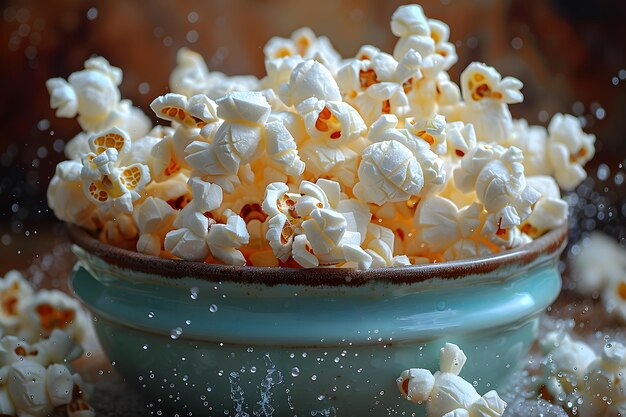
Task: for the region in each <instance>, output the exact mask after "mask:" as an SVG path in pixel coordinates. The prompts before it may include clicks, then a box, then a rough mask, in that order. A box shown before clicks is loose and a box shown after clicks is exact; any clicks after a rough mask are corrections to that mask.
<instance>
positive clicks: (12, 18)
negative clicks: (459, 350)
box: [0, 0, 626, 274]
mask: <svg viewBox="0 0 626 417" xmlns="http://www.w3.org/2000/svg"><path fill="white" fill-rule="evenodd" d="M399 4H402V2H397V1H378V0H343V1H331V0H315V1H308V0H307V1H287V0H281V1H278V0H276V1H270V0H265V1H257V0H240V1H227V0H221V1H207V0H186V1H171V2H165V1H151V0H140V1H132V2H131V1H122V0H108V1H99V2H98V1H85V0H55V1H33V0H31V1H15V0H13V1H8V2H7V1H5V2H3V3H0V8H1V10H0V13H1V15H0V21H1V22H2V23H1V25H0V62H2V65H0V80H1V81H0V83H1V85H0V91H2V100H0V115H1V116H0V117H2V120H1V122H2V123H0V252H1V253H2V254H3V255H2V256H1V257H0V274H3V273H4V272H6V271H7V270H8V269H10V268H12V267H21V268H24V267H26V266H27V265H28V264H29V263H30V262H31V260H32V259H33V257H37V256H38V255H39V253H43V252H44V251H46V250H48V249H50V248H51V247H52V246H53V245H55V244H56V242H57V240H55V239H54V236H55V235H56V233H57V230H56V229H55V228H53V226H52V225H53V224H54V220H53V216H52V215H51V213H50V212H49V210H48V209H47V205H46V203H45V189H46V186H47V183H48V181H49V178H50V176H51V175H52V174H53V172H54V166H55V165H56V163H57V162H58V161H60V160H61V159H62V153H61V147H60V146H61V145H62V144H63V141H66V140H67V139H69V138H71V137H72V136H73V135H74V134H76V133H77V132H78V131H79V127H78V125H77V123H76V122H75V121H74V120H67V119H57V118H55V116H54V114H53V112H52V111H51V110H49V107H48V100H49V97H48V94H47V92H46V89H45V81H46V79H48V78H50V77H56V76H62V77H64V78H65V77H67V76H68V75H69V74H70V73H71V72H72V71H77V70H80V69H82V65H83V62H84V60H85V59H86V58H88V57H89V56H91V55H93V54H99V55H103V56H105V57H106V58H107V59H109V61H110V62H111V63H112V64H113V65H115V66H118V67H121V68H122V69H123V70H124V80H123V83H122V86H121V90H122V94H123V96H125V97H127V98H130V99H132V100H133V101H134V102H135V104H136V105H138V106H140V107H141V108H142V109H144V111H146V112H147V113H148V114H149V115H151V114H150V113H149V108H148V103H150V101H151V100H152V99H153V98H154V97H156V96H157V95H160V94H163V93H164V92H165V91H167V82H168V77H169V74H170V71H171V70H172V68H173V67H174V65H175V54H176V51H177V49H178V48H179V47H182V46H189V47H191V48H192V49H195V50H196V51H198V52H200V53H201V54H203V56H204V57H205V58H206V61H207V63H208V65H209V68H210V69H211V70H219V71H223V72H226V73H228V74H247V73H252V74H255V75H257V76H262V75H263V71H264V68H263V55H262V47H263V45H264V44H265V42H266V41H267V40H268V39H269V38H270V37H271V36H273V35H280V36H284V37H287V36H289V34H290V33H291V32H292V31H293V30H294V29H297V28H299V27H301V26H309V27H311V28H312V29H313V30H314V31H315V32H316V34H318V35H327V36H329V37H330V39H331V41H332V43H333V45H335V47H336V48H337V49H338V50H339V52H340V53H341V54H342V55H343V56H351V55H354V54H355V53H356V51H357V50H358V48H359V46H360V45H362V44H366V43H369V44H373V45H375V46H378V47H380V48H381V49H383V50H387V51H391V50H392V49H393V45H394V43H395V38H394V36H393V35H392V34H391V32H390V29H389V18H390V16H391V14H392V13H393V11H394V10H395V9H396V7H397V6H398V5H399ZM421 4H422V6H423V7H424V10H425V12H426V15H427V16H428V17H431V18H437V19H440V20H443V21H445V22H447V23H448V24H449V25H450V26H451V28H452V34H451V40H452V41H453V42H455V43H456V45H457V51H458V54H459V63H458V64H457V65H455V67H453V69H452V71H451V76H452V79H453V80H455V81H457V82H458V79H459V75H460V72H461V71H462V70H463V68H465V66H466V65H467V64H468V63H470V62H471V61H474V60H480V61H484V62H486V63H488V64H489V65H492V66H495V67H496V68H497V69H498V70H499V71H500V72H501V73H502V74H503V75H512V76H515V77H517V78H519V79H520V80H522V81H523V82H524V84H525V87H524V89H523V92H524V95H525V97H526V99H525V102H524V104H521V105H515V106H512V107H511V110H512V112H513V115H514V117H525V118H527V119H528V120H529V122H530V123H534V124H536V123H544V124H545V123H547V121H549V118H550V117H551V116H552V114H554V113H556V112H569V113H574V114H577V115H580V116H582V117H584V118H585V119H586V121H587V127H586V128H585V129H586V130H587V131H588V132H592V133H595V134H596V135H597V137H598V143H597V150H598V152H597V156H596V158H595V159H594V161H592V162H591V163H590V164H589V172H590V174H591V176H592V177H597V175H596V173H597V170H598V167H599V166H600V165H601V164H606V168H608V172H609V175H608V176H607V177H606V179H604V180H598V179H596V180H590V181H588V182H586V183H585V184H584V186H583V190H582V192H581V195H582V196H583V197H584V198H583V201H582V202H581V201H577V202H576V201H574V202H573V203H572V206H573V209H574V211H573V219H574V220H573V221H572V225H574V226H576V225H583V229H585V230H588V229H591V228H596V227H597V228H602V229H605V230H607V231H609V233H612V234H614V235H616V236H619V237H624V234H625V232H624V227H623V225H624V216H625V215H626V206H625V205H624V203H625V202H626V201H625V197H624V195H625V192H624V190H625V189H626V185H621V186H620V185H615V181H614V179H615V175H618V176H619V175H623V174H620V172H623V169H622V167H621V166H620V164H622V163H624V158H625V156H626V152H625V149H626V145H624V140H625V139H624V132H625V131H626V117H624V116H626V113H625V112H624V109H625V108H626V50H625V46H626V41H625V38H626V31H625V30H624V27H625V26H626V25H624V19H625V18H626V6H625V2H623V1H619V0H610V1H603V2H589V1H582V0H579V1H568V0H558V1H556V0H555V1H532V0H531V1H528V0H510V1H500V2H498V1H489V0H474V1H468V0H437V1H423V2H421ZM620 71H621V72H620ZM601 169H602V170H604V169H605V167H604V166H603V167H602V168H601ZM603 172H606V170H605V171H603ZM600 177H601V178H604V176H603V175H601V176H600ZM622 178H623V177H622ZM618 182H619V178H618ZM625 182H626V181H625ZM604 187H607V188H606V191H605V188H604ZM590 204H592V205H595V206H596V210H595V212H593V211H594V210H592V209H591V208H589V207H587V206H589V205H590ZM599 204H601V205H602V206H599ZM586 207H587V212H586V213H585V212H584V209H585V208H586ZM592 212H593V213H592ZM601 212H604V214H603V215H600V214H599V213H601ZM585 222H586V223H585ZM576 233H577V232H576V231H574V233H573V235H572V236H573V237H575V236H576ZM5 254H6V255H5Z"/></svg>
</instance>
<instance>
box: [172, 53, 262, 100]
mask: <svg viewBox="0 0 626 417" xmlns="http://www.w3.org/2000/svg"><path fill="white" fill-rule="evenodd" d="M176 63H177V66H176V68H175V69H174V71H173V72H172V74H171V76H170V80H169V85H170V91H171V92H172V93H176V94H182V95H184V96H187V97H191V96H195V95H197V94H205V95H206V96H207V97H208V98H210V99H212V100H216V99H218V98H220V97H222V96H224V95H225V94H227V93H230V92H233V91H251V90H255V89H257V88H258V83H259V80H257V78H256V77H254V76H234V77H228V76H226V75H224V74H223V73H221V72H218V71H214V72H209V69H208V68H207V66H206V63H205V62H204V59H203V58H202V56H201V55H200V54H198V53H197V52H194V51H192V50H190V49H188V48H181V49H179V51H178V53H177V54H176Z"/></svg>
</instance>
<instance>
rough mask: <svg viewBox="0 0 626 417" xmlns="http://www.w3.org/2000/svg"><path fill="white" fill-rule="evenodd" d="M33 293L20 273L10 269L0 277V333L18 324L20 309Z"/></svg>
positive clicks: (13, 328)
mask: <svg viewBox="0 0 626 417" xmlns="http://www.w3.org/2000/svg"><path fill="white" fill-rule="evenodd" d="M32 295H33V288H32V287H31V285H30V284H29V283H28V281H26V279H24V277H23V276H22V274H21V273H20V272H18V271H16V270H11V271H9V272H7V273H6V275H5V276H4V277H3V278H2V279H0V335H1V334H2V332H1V331H5V332H9V331H14V330H15V329H16V327H17V326H18V325H19V321H20V317H19V314H20V311H21V310H22V309H23V307H24V305H25V303H27V302H28V299H29V298H30V297H32Z"/></svg>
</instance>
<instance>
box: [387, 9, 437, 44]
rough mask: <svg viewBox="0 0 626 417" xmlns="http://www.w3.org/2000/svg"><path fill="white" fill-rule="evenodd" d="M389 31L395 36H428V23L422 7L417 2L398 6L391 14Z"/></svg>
mask: <svg viewBox="0 0 626 417" xmlns="http://www.w3.org/2000/svg"><path fill="white" fill-rule="evenodd" d="M391 32H392V33H393V34H394V35H396V36H397V37H405V36H410V35H420V36H430V25H429V24H428V20H427V19H426V16H425V15H424V10H423V9H422V7H421V6H419V5H417V4H407V5H404V6H400V7H398V8H397V9H396V11H395V12H394V13H393V15H392V16H391Z"/></svg>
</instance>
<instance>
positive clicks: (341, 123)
mask: <svg viewBox="0 0 626 417" xmlns="http://www.w3.org/2000/svg"><path fill="white" fill-rule="evenodd" d="M391 31H392V33H393V34H394V35H395V36H397V37H398V40H397V43H396V45H395V47H394V50H393V53H392V54H389V53H387V52H385V51H381V50H380V49H379V48H377V47H375V46H372V45H364V46H362V47H361V48H359V50H358V52H357V54H356V55H354V57H353V58H349V59H342V58H341V57H340V56H339V54H338V53H337V52H336V51H335V50H334V49H333V47H332V46H331V44H330V42H329V40H328V39H327V38H326V37H323V36H319V37H318V36H316V35H315V34H314V33H313V31H312V30H311V29H309V28H302V29H299V30H296V31H294V32H293V33H292V34H291V36H290V37H289V38H281V37H274V38H272V39H270V41H269V42H268V43H267V44H266V45H265V47H264V48H263V53H264V55H265V68H266V75H265V77H263V78H262V79H261V80H258V79H257V78H256V77H253V76H234V77H228V76H226V75H224V74H222V73H220V72H211V71H209V69H208V67H207V65H206V62H205V60H204V59H203V58H202V56H200V55H199V54H198V53H196V52H193V51H191V50H189V49H186V48H182V49H181V50H179V51H178V55H177V64H176V67H175V69H174V71H173V72H172V74H171V76H170V80H169V84H170V85H169V86H170V93H167V94H164V95H162V96H160V97H157V98H156V99H155V100H153V101H152V103H151V108H152V110H153V111H154V112H155V114H156V116H157V117H158V118H159V119H161V120H162V121H164V122H165V124H164V125H159V126H156V127H153V128H152V129H151V130H150V126H149V123H148V122H147V119H146V118H145V116H143V114H140V113H138V112H139V111H138V110H137V109H133V108H132V105H131V103H130V102H129V101H127V100H122V99H121V96H120V93H119V89H118V86H119V84H120V82H121V71H120V70H119V69H117V68H115V67H112V66H111V65H109V64H108V62H107V61H106V60H104V58H92V59H90V60H88V61H87V62H86V63H85V70H83V71H80V72H76V73H74V74H72V75H71V76H70V77H69V80H68V82H66V81H64V80H62V79H60V78H55V79H51V80H49V82H48V88H49V91H50V95H51V106H52V107H53V108H54V109H56V110H57V113H58V115H59V117H74V116H78V120H79V123H80V124H81V127H83V129H84V130H86V132H80V133H79V134H77V135H76V136H75V137H74V138H73V139H72V140H71V141H70V142H69V143H68V145H67V147H66V155H67V156H68V158H70V161H66V162H64V163H62V164H60V165H59V166H58V168H57V172H56V174H55V176H54V177H53V179H52V181H51V183H50V187H49V190H48V200H49V203H50V207H51V208H52V209H53V211H54V212H55V214H56V215H57V217H59V218H60V219H62V220H64V221H67V222H70V223H74V224H77V225H79V226H81V227H83V228H85V229H88V230H89V231H91V232H92V233H93V234H94V235H97V236H98V237H99V239H100V240H102V241H104V242H105V243H109V244H113V245H116V246H120V247H124V248H132V249H135V250H138V251H140V252H143V253H147V254H152V255H159V256H163V257H170V256H175V257H178V258H183V259H187V260H195V261H206V262H218V261H219V262H223V263H227V264H236V265H243V264H250V265H255V266H256V265H258V266H260V265H263V266H281V265H282V266H290V265H300V266H303V267H316V266H328V267H331V266H332V267H356V268H362V269H365V268H374V267H389V266H401V265H408V264H410V263H412V264H416V263H424V262H442V261H447V260H454V259H463V258H468V257H475V256H481V255H486V254H491V253H496V252H499V251H501V250H505V249H510V248H514V247H517V246H519V245H522V244H524V243H526V242H529V241H530V240H532V239H535V238H538V237H539V236H541V235H542V234H544V233H545V232H547V231H549V230H551V229H554V228H558V227H562V226H563V224H564V223H565V217H566V214H567V205H566V204H565V203H564V201H563V200H562V199H561V196H560V191H559V187H560V188H561V189H563V190H571V189H572V188H574V187H575V186H576V185H577V184H578V183H579V182H580V181H581V180H582V179H583V178H584V176H585V175H586V174H585V173H584V171H583V168H582V167H583V166H584V164H585V163H586V162H587V161H588V160H589V159H590V158H591V157H592V156H593V153H594V149H593V143H594V139H595V138H594V137H593V135H587V134H585V133H583V132H582V130H581V126H580V123H579V121H578V120H577V119H575V118H574V117H573V116H563V115H560V114H557V115H555V117H554V118H553V119H552V122H551V123H550V126H549V128H548V129H545V128H544V127H540V126H529V125H528V123H527V122H526V121H525V120H523V119H522V120H513V118H512V116H511V113H510V111H509V108H508V105H509V104H514V103H519V102H521V101H522V99H523V95H522V93H521V91H520V89H521V87H522V83H521V82H520V81H519V80H517V79H515V78H512V77H504V78H503V77H502V76H501V75H500V74H499V73H498V72H497V71H496V70H495V69H494V68H492V67H490V66H488V65H486V64H483V63H478V62H474V63H472V64H470V65H469V66H468V67H467V68H466V69H465V70H464V71H463V73H462V75H461V80H460V84H459V85H457V84H456V83H455V82H453V81H452V80H451V79H450V76H449V74H448V70H449V69H450V68H451V66H452V65H453V64H454V63H455V62H456V61H457V59H458V57H457V53H456V50H455V47H454V44H453V43H452V42H450V28H449V27H448V26H447V25H446V24H445V23H444V22H441V21H439V20H434V19H429V18H427V17H426V15H425V14H424V10H423V9H422V8H421V7H420V6H419V5H415V4H413V5H404V6H400V7H399V8H398V9H397V10H396V11H395V13H394V14H393V16H392V17H391ZM459 86H460V87H459ZM131 139H132V144H131ZM552 177H554V178H555V179H556V182H555V180H553V179H552ZM556 184H558V186H557V185H556ZM81 187H83V193H82V194H81V192H80V189H81ZM194 188H195V191H194ZM218 190H219V191H218ZM320 190H321V191H320ZM328 193H331V194H332V195H333V197H332V198H331V197H330V195H329V194H328ZM196 194H197V195H199V196H200V198H201V199H205V200H203V201H195V200H196V197H195V195H196ZM207 199H208V200H207ZM288 202H291V203H288ZM317 202H319V203H320V204H321V207H317V206H316V204H317ZM616 288H617V289H612V290H610V291H609V293H607V294H619V288H621V287H619V286H617V287H616ZM608 299H614V298H610V297H609V296H608V295H607V300H608ZM616 303H617V301H615V302H613V304H611V305H618V304H616ZM618 310H619V309H618V308H617V307H616V308H615V309H613V311H618Z"/></svg>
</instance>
